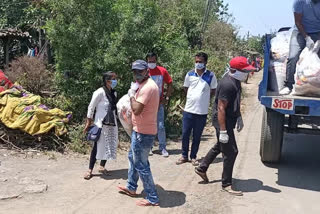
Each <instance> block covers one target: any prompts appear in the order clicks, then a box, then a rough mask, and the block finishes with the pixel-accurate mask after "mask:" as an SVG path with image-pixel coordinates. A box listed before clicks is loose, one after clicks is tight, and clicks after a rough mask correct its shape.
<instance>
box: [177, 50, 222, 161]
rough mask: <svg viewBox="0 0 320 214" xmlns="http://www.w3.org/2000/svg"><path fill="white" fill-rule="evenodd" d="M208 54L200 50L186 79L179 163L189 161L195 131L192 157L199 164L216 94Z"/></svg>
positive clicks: (215, 82) (214, 78)
mask: <svg viewBox="0 0 320 214" xmlns="http://www.w3.org/2000/svg"><path fill="white" fill-rule="evenodd" d="M207 62H208V55H207V54H206V53H203V52H200V53H198V54H197V55H196V56H195V69H193V70H191V71H189V72H188V73H187V75H186V77H185V80H184V84H183V86H184V89H185V92H186V94H187V101H186V105H185V108H184V112H183V119H182V126H183V127H182V157H181V158H180V159H179V160H178V161H177V162H176V164H177V165H179V164H182V163H186V162H188V161H189V159H188V153H189V139H190V134H191V131H192V132H193V139H192V146H191V153H190V159H191V162H192V165H194V166H198V165H199V163H198V161H197V160H196V158H197V153H198V150H199V145H200V139H201V135H202V132H203V129H204V127H205V125H206V121H207V114H208V109H209V104H210V97H213V96H214V95H215V90H216V88H217V79H216V77H215V75H214V73H213V72H211V71H209V70H207V68H206V65H207Z"/></svg>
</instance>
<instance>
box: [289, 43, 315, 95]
mask: <svg viewBox="0 0 320 214" xmlns="http://www.w3.org/2000/svg"><path fill="white" fill-rule="evenodd" d="M319 49H320V40H318V41H317V42H316V43H315V46H314V48H313V49H311V50H310V49H309V48H307V47H306V48H305V49H303V51H302V53H301V55H300V58H299V61H298V63H297V68H296V73H295V85H294V90H293V93H292V94H293V95H303V96H316V97H320V58H319Z"/></svg>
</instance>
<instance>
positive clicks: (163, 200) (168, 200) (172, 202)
mask: <svg viewBox="0 0 320 214" xmlns="http://www.w3.org/2000/svg"><path fill="white" fill-rule="evenodd" d="M157 191H158V194H159V198H160V207H161V208H170V207H171V208H172V207H178V206H182V205H183V204H185V203H186V194H184V193H183V192H178V191H169V190H165V189H163V188H162V187H161V186H160V185H157Z"/></svg>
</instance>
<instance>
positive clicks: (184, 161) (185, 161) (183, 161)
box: [176, 157, 189, 165]
mask: <svg viewBox="0 0 320 214" xmlns="http://www.w3.org/2000/svg"><path fill="white" fill-rule="evenodd" d="M187 162H189V160H188V159H187V158H184V157H181V158H179V159H178V160H177V162H176V164H177V165H180V164H183V163H187Z"/></svg>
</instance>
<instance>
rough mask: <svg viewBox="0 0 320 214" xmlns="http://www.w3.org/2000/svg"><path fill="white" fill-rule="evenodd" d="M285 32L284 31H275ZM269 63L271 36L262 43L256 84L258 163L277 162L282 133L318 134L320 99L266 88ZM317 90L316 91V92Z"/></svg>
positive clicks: (280, 149)
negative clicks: (261, 62)
mask: <svg viewBox="0 0 320 214" xmlns="http://www.w3.org/2000/svg"><path fill="white" fill-rule="evenodd" d="M283 30H288V28H285V29H280V30H279V31H283ZM270 61H271V35H268V34H267V35H266V39H265V44H264V68H263V78H262V80H261V82H260V84H259V95H258V98H259V101H260V103H261V104H262V105H263V117H262V126H261V139H260V157H261V161H262V162H266V163H277V162H279V161H280V160H281V151H282V145H283V136H284V133H292V134H306V135H309V134H310V135H319V134H320V131H319V129H318V127H319V126H320V98H319V97H306V96H291V95H287V96H281V95H279V94H278V93H275V92H273V91H271V90H270V89H269V88H268V85H269V84H268V81H270V80H269V75H270V73H269V65H270ZM319 90H320V89H319Z"/></svg>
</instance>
